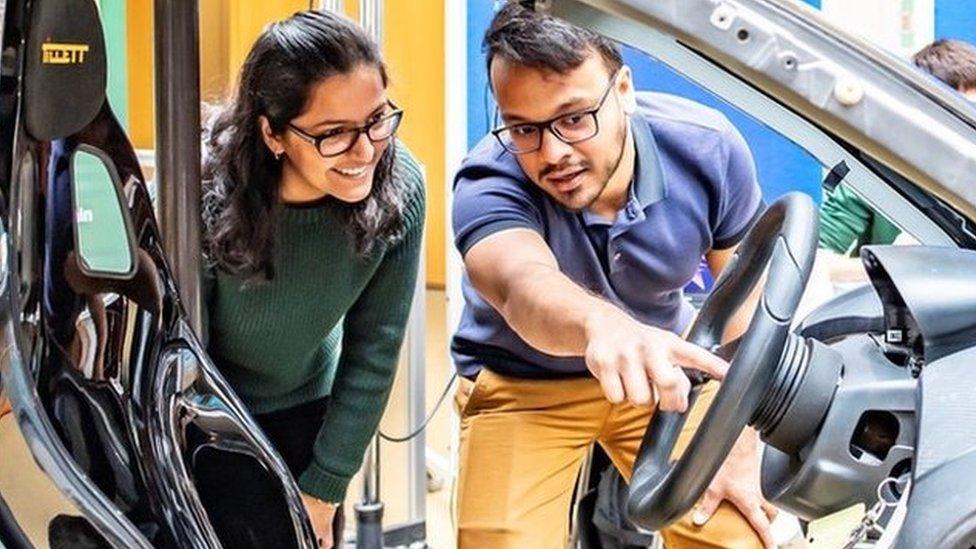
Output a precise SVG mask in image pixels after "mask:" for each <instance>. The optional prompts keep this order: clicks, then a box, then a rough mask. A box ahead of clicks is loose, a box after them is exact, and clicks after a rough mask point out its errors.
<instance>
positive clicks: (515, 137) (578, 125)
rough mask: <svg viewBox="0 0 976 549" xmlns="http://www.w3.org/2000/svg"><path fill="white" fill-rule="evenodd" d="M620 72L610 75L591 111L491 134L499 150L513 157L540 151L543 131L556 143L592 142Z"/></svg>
mask: <svg viewBox="0 0 976 549" xmlns="http://www.w3.org/2000/svg"><path fill="white" fill-rule="evenodd" d="M619 72H620V71H619V70H618V71H617V72H614V73H613V76H611V77H610V83H609V84H607V89H606V90H604V91H603V95H601V96H600V101H599V102H598V103H597V104H596V106H595V107H593V108H591V109H587V110H584V111H576V112H571V113H569V114H561V115H559V116H556V117H554V118H550V119H549V120H544V121H542V122H525V123H519V124H512V125H511V126H504V127H501V128H496V129H494V130H492V131H491V133H492V135H494V136H495V138H496V139H498V142H499V143H501V144H502V147H505V150H507V151H508V152H510V153H513V154H526V153H530V152H535V151H537V150H539V149H540V148H542V132H543V131H545V130H549V131H550V132H552V135H554V136H556V139H558V140H560V141H562V142H563V143H567V144H569V145H572V144H573V143H579V142H581V141H586V140H587V139H592V138H593V137H594V136H595V135H596V134H598V133H600V121H599V119H598V118H597V113H599V112H600V109H602V108H603V104H604V103H606V101H607V97H609V96H610V90H612V89H613V86H614V84H615V83H616V82H617V74H619ZM496 117H497V113H496Z"/></svg>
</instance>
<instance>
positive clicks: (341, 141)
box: [288, 101, 403, 158]
mask: <svg viewBox="0 0 976 549" xmlns="http://www.w3.org/2000/svg"><path fill="white" fill-rule="evenodd" d="M388 104H389V106H390V108H392V109H393V110H392V111H389V112H386V113H383V114H380V115H378V116H377V117H376V118H374V119H372V120H370V121H369V122H367V123H366V124H363V125H362V126H357V127H355V128H335V129H331V130H328V131H326V132H325V133H322V134H319V135H311V134H310V133H308V132H306V131H305V130H303V129H301V128H299V127H297V126H295V125H294V124H292V123H290V122H289V123H288V129H290V130H291V131H292V132H294V134H295V135H297V136H298V137H301V138H302V139H304V140H305V141H308V142H309V143H311V144H312V145H314V146H315V150H317V151H318V152H319V154H320V155H322V156H323V157H325V158H329V157H332V156H339V155H340V154H344V153H345V152H347V151H348V150H349V149H351V148H352V147H353V145H355V144H356V141H358V140H359V134H363V133H364V134H366V137H367V138H368V139H369V140H370V141H372V142H373V143H377V142H380V141H385V140H387V139H389V138H390V136H392V135H393V134H395V133H396V131H397V128H398V127H400V120H402V119H403V109H400V108H399V107H397V106H396V105H395V104H393V102H392V101H388Z"/></svg>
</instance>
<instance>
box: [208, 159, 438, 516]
mask: <svg viewBox="0 0 976 549" xmlns="http://www.w3.org/2000/svg"><path fill="white" fill-rule="evenodd" d="M394 178H395V179H396V181H397V182H398V183H399V185H400V187H401V188H402V189H403V192H404V193H405V194H406V207H405V210H404V217H405V225H404V229H403V232H402V234H401V235H400V237H399V238H398V239H397V240H395V241H394V242H392V243H391V244H389V245H383V246H379V247H378V249H377V250H376V251H375V252H374V253H373V254H372V255H371V256H370V257H369V258H368V259H365V260H363V259H359V258H358V257H357V256H356V255H355V252H354V251H353V249H352V246H351V243H350V239H349V237H348V236H347V235H346V233H345V232H344V229H343V227H342V226H341V225H340V223H339V220H338V219H337V216H336V212H337V208H338V207H340V206H339V205H338V204H337V203H335V202H334V200H333V199H325V200H322V201H318V202H316V203H313V204H308V205H300V206H284V207H283V208H282V210H281V215H280V217H279V220H280V221H279V222H280V225H279V228H278V239H279V241H278V248H277V255H276V257H275V277H274V279H273V280H272V281H270V282H269V283H266V284H261V285H251V286H249V287H244V286H243V285H242V282H241V280H240V279H239V278H236V277H234V276H231V275H229V274H227V273H225V272H223V271H220V270H216V272H214V271H210V272H208V273H205V277H204V278H205V280H204V289H205V291H204V307H205V314H206V319H205V320H206V324H207V333H208V343H207V348H208V351H209V353H210V356H211V357H212V358H213V359H214V362H215V363H216V364H217V366H218V367H219V369H220V371H221V373H222V374H224V376H225V377H226V378H227V380H228V381H229V382H230V384H231V385H232V386H233V387H234V389H235V390H236V391H237V393H238V395H240V397H241V398H242V399H243V400H244V402H245V403H246V404H247V405H248V407H249V409H250V410H251V412H253V413H257V414H260V413H265V412H271V411H274V410H280V409H284V408H289V407H292V406H296V405H298V404H302V403H305V402H308V401H311V400H314V399H317V398H321V397H324V396H326V395H331V397H330V402H329V408H328V412H327V413H326V418H325V423H324V425H323V426H322V429H321V431H320V432H319V434H318V438H317V439H316V441H315V447H314V458H313V460H312V463H311V465H310V466H309V467H308V469H306V470H305V472H304V473H302V474H301V475H300V476H299V478H298V484H299V486H300V488H301V489H302V490H303V491H305V492H307V493H309V494H312V495H313V496H316V497H318V498H321V499H323V500H326V501H342V499H343V498H344V497H345V493H346V489H347V487H348V484H349V480H350V479H351V478H352V476H353V475H354V474H355V473H356V471H358V470H359V467H360V465H361V464H362V460H363V454H364V453H365V450H366V446H367V445H368V444H369V441H370V439H371V437H372V436H373V434H374V433H375V432H376V428H377V426H378V425H379V421H380V417H381V416H382V415H383V410H384V408H385V407H386V403H387V400H388V398H389V395H390V388H391V385H392V384H393V377H394V373H395V371H396V365H397V359H398V355H399V350H400V345H401V343H402V342H403V336H404V330H405V327H406V323H407V316H408V314H409V311H410V303H411V298H412V296H413V292H414V284H415V282H416V278H417V268H418V262H419V260H420V244H421V238H422V233H423V224H424V182H423V176H422V175H421V170H420V168H419V167H418V165H417V162H416V161H415V160H414V159H413V158H412V157H411V156H410V154H409V152H407V151H406V149H405V148H404V147H402V146H398V150H397V161H396V167H395V170H394Z"/></svg>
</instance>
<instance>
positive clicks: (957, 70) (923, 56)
mask: <svg viewBox="0 0 976 549" xmlns="http://www.w3.org/2000/svg"><path fill="white" fill-rule="evenodd" d="M912 62H914V63H915V66H917V67H918V68H920V69H922V70H924V71H925V72H927V73H929V74H931V75H932V76H934V77H936V78H938V79H939V80H941V81H943V82H945V83H946V84H948V85H950V86H952V87H953V88H954V89H956V90H957V91H967V90H973V89H976V47H973V45H972V44H969V43H968V42H963V41H962V40H936V41H935V42H932V43H931V44H929V45H928V46H925V47H924V48H922V49H921V50H919V51H918V53H916V54H915V55H914V56H913V57H912Z"/></svg>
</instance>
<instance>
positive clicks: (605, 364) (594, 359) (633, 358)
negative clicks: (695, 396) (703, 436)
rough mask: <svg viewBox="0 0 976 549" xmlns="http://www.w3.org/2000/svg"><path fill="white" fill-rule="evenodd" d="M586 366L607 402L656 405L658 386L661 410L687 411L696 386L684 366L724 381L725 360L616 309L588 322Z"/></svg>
mask: <svg viewBox="0 0 976 549" xmlns="http://www.w3.org/2000/svg"><path fill="white" fill-rule="evenodd" d="M584 357H585V359H586V366H587V368H589V370H590V372H592V373H593V375H594V376H595V377H596V378H597V379H598V380H599V381H600V385H602V386H603V393H604V394H605V395H606V397H607V400H609V401H610V402H613V403H618V402H623V400H624V399H627V400H628V401H630V403H631V404H633V405H635V406H647V405H649V404H651V403H652V398H653V397H654V395H652V394H651V388H652V386H653V388H654V390H655V391H656V393H657V400H658V409H660V410H663V411H666V412H683V411H685V410H686V409H687V408H688V393H689V392H690V390H691V382H690V381H689V380H688V377H687V376H686V375H685V373H684V372H683V371H681V367H685V368H692V369H695V370H700V371H702V372H705V373H706V374H708V375H709V376H711V377H712V378H714V379H722V378H723V377H725V372H726V370H727V369H728V364H726V363H725V361H724V360H722V359H720V358H718V357H717V356H715V355H713V354H711V353H709V352H708V351H706V350H704V349H702V348H701V347H698V346H697V345H694V344H692V343H688V342H687V341H685V340H683V339H681V338H680V337H678V336H677V335H675V334H673V333H671V332H668V331H666V330H661V329H658V328H654V327H651V326H647V325H645V324H641V323H640V322H637V321H636V320H634V319H633V318H631V317H630V316H628V315H627V314H625V313H624V312H622V311H619V310H616V309H612V310H609V311H604V312H601V313H599V314H595V315H592V316H591V317H590V318H589V319H588V321H587V323H586V353H585V355H584Z"/></svg>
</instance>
